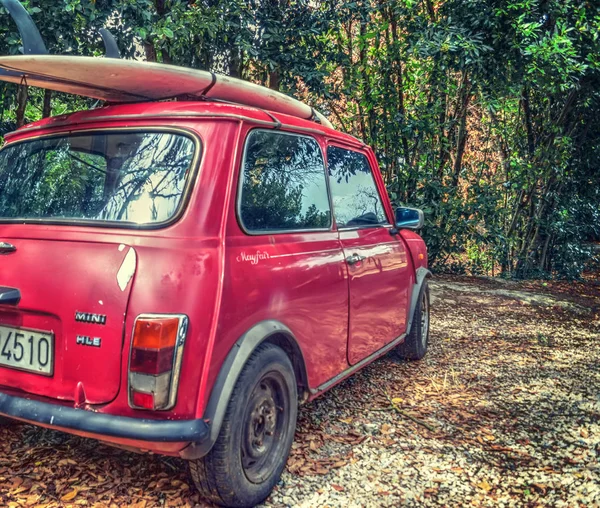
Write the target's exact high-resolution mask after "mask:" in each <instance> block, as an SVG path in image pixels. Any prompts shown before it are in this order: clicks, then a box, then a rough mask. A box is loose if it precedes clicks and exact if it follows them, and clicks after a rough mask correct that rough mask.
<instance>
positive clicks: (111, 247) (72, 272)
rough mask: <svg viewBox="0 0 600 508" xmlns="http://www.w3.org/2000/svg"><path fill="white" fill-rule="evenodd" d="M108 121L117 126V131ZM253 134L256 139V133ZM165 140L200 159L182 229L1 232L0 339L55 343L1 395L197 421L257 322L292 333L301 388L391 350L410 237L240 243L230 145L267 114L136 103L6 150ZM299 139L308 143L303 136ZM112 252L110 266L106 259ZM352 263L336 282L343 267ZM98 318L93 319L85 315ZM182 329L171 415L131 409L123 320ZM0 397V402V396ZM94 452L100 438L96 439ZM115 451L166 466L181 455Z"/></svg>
mask: <svg viewBox="0 0 600 508" xmlns="http://www.w3.org/2000/svg"><path fill="white" fill-rule="evenodd" d="M275 116H276V117H277V118H278V119H279V120H280V121H281V122H282V123H283V124H285V125H287V126H290V127H285V126H284V128H283V130H288V131H291V132H294V131H295V130H296V129H298V130H300V129H304V130H301V132H302V133H303V134H308V135H311V136H313V137H314V138H315V139H316V140H317V142H318V143H319V144H320V146H321V147H322V149H323V152H324V153H325V152H326V150H325V147H326V145H327V143H328V142H331V141H335V142H336V143H337V144H340V143H341V144H343V145H345V146H349V147H353V148H355V149H358V150H362V151H363V152H364V153H366V154H367V155H368V157H369V160H370V161H371V165H372V166H373V167H375V168H376V167H377V166H376V164H377V163H376V160H375V157H374V155H373V153H372V151H371V150H370V149H368V148H367V147H365V146H364V145H363V144H361V143H360V142H358V141H357V140H355V139H354V138H352V137H350V136H347V135H345V134H341V133H337V132H336V131H333V130H331V129H328V128H324V127H321V126H319V125H318V124H315V123H313V122H308V121H304V120H301V119H298V118H293V117H288V116H286V115H281V114H277V115H275ZM119 117H121V118H119ZM265 122H267V124H265ZM124 126H127V127H139V128H140V129H143V127H144V126H165V127H179V128H184V129H188V130H191V131H193V132H195V133H196V134H198V136H200V138H201V140H202V159H201V163H200V168H199V172H198V175H197V178H196V181H195V182H194V185H193V189H192V192H191V196H190V199H189V202H188V205H187V207H186V209H185V211H184V213H183V214H182V216H181V218H180V219H179V220H178V221H177V222H176V223H174V224H172V225H170V226H168V227H166V228H163V229H160V230H153V231H152V230H125V229H118V228H100V227H90V226H85V227H81V226H58V225H33V224H20V225H17V224H0V241H9V242H11V243H13V244H14V245H15V246H16V247H17V251H16V252H14V253H12V254H9V255H5V256H0V285H5V286H12V287H17V288H19V289H21V292H22V295H23V297H22V301H21V303H20V304H19V306H18V307H8V306H0V324H5V325H9V326H10V325H14V326H23V327H28V328H35V329H40V330H52V331H54V333H55V359H56V365H55V371H54V376H53V377H49V378H48V377H42V376H39V375H34V374H27V373H23V372H18V371H15V370H11V369H6V368H2V367H0V390H2V391H7V392H8V391H10V392H11V393H21V394H31V396H35V397H41V398H42V399H43V400H52V399H62V400H63V401H75V402H67V403H68V404H75V403H80V402H81V400H80V399H81V398H82V393H83V394H84V396H85V401H84V402H83V404H82V407H83V408H88V409H92V408H93V409H94V410H96V411H100V412H103V413H109V414H116V415H124V416H134V417H140V418H157V419H165V418H167V419H185V418H194V417H202V415H203V411H204V407H205V404H206V402H207V400H208V397H209V395H210V390H211V388H212V386H213V383H214V380H215V378H216V376H217V374H218V373H219V370H220V368H221V365H222V363H223V360H224V359H225V357H226V356H227V354H228V353H229V351H230V350H231V347H232V346H233V344H234V343H235V341H236V340H237V339H238V338H239V337H240V336H241V335H242V334H243V333H244V332H245V331H247V330H248V329H250V328H251V327H252V326H253V325H255V324H256V323H257V322H259V321H262V320H265V319H275V320H279V321H281V322H282V323H284V324H285V325H286V326H287V327H288V328H290V329H291V330H292V332H293V333H294V334H295V337H296V339H297V341H298V343H299V345H300V348H301V350H302V353H303V357H304V361H305V363H306V371H307V374H308V381H309V385H310V388H317V387H318V386H319V385H321V384H323V383H325V382H326V381H328V380H330V379H331V378H333V377H334V376H336V375H338V374H340V373H341V372H343V371H344V370H345V369H347V368H348V367H349V365H350V364H353V363H356V362H357V361H359V360H361V359H362V358H364V357H366V356H368V355H370V354H371V353H373V352H375V351H377V350H378V349H380V348H381V347H382V346H384V345H385V344H387V343H389V342H390V341H391V340H393V339H395V338H396V337H398V336H399V335H401V334H403V333H404V331H405V329H406V323H407V318H408V305H409V302H410V294H411V291H412V287H413V283H414V278H415V268H416V267H419V266H426V265H427V257H426V249H425V245H424V243H423V241H422V240H421V239H420V237H419V236H418V235H416V234H414V233H412V232H408V231H403V232H402V234H399V235H391V234H390V228H391V226H390V227H380V228H370V229H359V230H354V231H344V232H338V231H336V230H335V227H333V228H332V230H331V231H325V232H308V233H285V234H277V235H261V236H251V235H248V234H246V233H244V232H243V230H242V229H241V227H240V225H239V223H238V220H237V217H236V207H235V201H236V197H237V182H238V175H239V168H240V165H241V157H242V152H243V145H244V139H245V136H246V134H247V132H248V131H249V130H250V129H251V128H254V127H256V126H260V127H261V128H269V126H272V119H271V117H270V116H269V115H267V114H266V113H265V112H263V111H260V110H256V109H252V108H248V107H243V106H235V105H227V104H212V103H181V102H171V103H145V104H134V105H123V106H115V107H110V108H102V109H99V110H93V111H88V112H81V113H75V114H73V115H70V116H69V117H58V118H53V119H47V120H44V121H42V122H39V123H37V124H34V125H33V126H27V127H26V128H24V129H22V130H21V131H18V132H17V133H15V134H12V135H10V136H8V137H7V139H8V140H9V142H16V141H18V140H22V139H26V138H28V137H31V136H39V135H43V134H48V133H56V132H61V131H67V130H77V129H94V128H119V127H124ZM306 129H309V131H307V130H306ZM375 180H376V183H377V185H378V188H379V191H380V194H381V195H382V198H383V199H384V206H385V209H386V213H387V216H388V220H389V221H390V223H392V221H393V210H392V207H391V204H390V203H389V200H388V199H387V196H386V192H385V187H384V185H383V181H382V179H381V175H380V174H379V172H378V171H376V172H375ZM121 244H123V245H125V246H126V247H125V248H123V249H122V250H119V245H121ZM130 247H131V248H133V249H135V252H136V255H137V269H136V273H135V276H134V278H133V279H132V281H131V282H130V283H129V285H128V286H127V288H126V289H125V290H124V291H121V289H120V288H119V287H118V285H117V279H116V272H117V270H118V269H119V266H120V264H121V262H122V260H123V258H124V257H125V254H126V253H127V250H128V249H129V248H130ZM354 253H357V254H360V255H362V256H365V258H366V259H365V260H364V261H362V262H361V263H360V264H357V265H354V266H349V265H348V264H347V263H346V261H345V259H346V257H347V256H349V255H351V254H354ZM99 302H102V303H99ZM76 310H77V311H82V312H92V313H99V314H106V315H107V324H106V326H99V325H93V324H86V323H79V322H75V320H74V314H75V311H76ZM147 313H160V314H168V313H176V314H186V315H188V316H189V318H190V324H189V331H188V335H187V341H186V344H185V348H184V354H183V363H182V370H181V380H180V385H179V391H178V397H177V404H176V406H175V408H174V409H173V410H171V411H166V412H152V411H140V410H134V409H131V408H130V407H129V405H128V400H127V368H128V358H129V351H130V343H131V336H132V332H133V326H134V321H135V318H136V316H138V315H140V314H147ZM78 334H79V335H90V336H100V337H102V347H101V348H92V347H84V346H77V345H76V344H75V339H76V335H78ZM2 387H4V388H2ZM96 437H98V436H96ZM109 440H110V441H113V442H115V443H119V444H123V445H127V446H137V447H140V448H144V449H151V450H154V451H157V452H161V453H167V454H176V453H177V451H178V450H179V449H181V448H182V447H183V446H185V443H179V444H160V443H136V442H132V441H123V440H114V439H109Z"/></svg>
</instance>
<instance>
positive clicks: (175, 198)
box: [0, 52, 430, 506]
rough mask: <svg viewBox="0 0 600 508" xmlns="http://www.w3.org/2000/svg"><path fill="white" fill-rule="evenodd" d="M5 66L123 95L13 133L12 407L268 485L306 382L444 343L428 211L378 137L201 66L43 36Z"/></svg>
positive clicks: (11, 75)
mask: <svg viewBox="0 0 600 508" xmlns="http://www.w3.org/2000/svg"><path fill="white" fill-rule="evenodd" d="M61 59H62V60H61ZM65 60H66V61H67V62H66V63H67V65H65ZM102 66H104V67H102ZM0 68H1V69H4V71H3V72H4V74H2V75H0V79H4V80H6V81H18V80H19V79H26V80H27V81H28V82H29V83H30V84H37V85H38V86H45V87H47V88H52V89H55V90H62V91H70V92H74V93H80V94H82V95H87V96H90V97H96V98H99V99H103V100H105V101H107V102H110V103H112V104H113V105H110V106H107V107H104V106H103V107H100V108H98V109H94V110H90V111H86V112H79V113H74V114H71V115H69V116H64V117H55V118H52V119H46V120H43V121H41V122H38V123H35V124H31V125H28V126H25V127H24V128H22V129H19V130H18V131H16V132H15V133H12V134H10V135H9V136H7V137H6V141H7V144H6V146H5V147H4V148H3V149H2V151H1V152H0V414H2V415H4V416H6V417H9V418H11V419H18V420H22V421H25V422H29V423H33V424H36V425H40V426H43V427H48V428H54V429H58V430H63V431H65V432H70V433H73V434H77V435H81V436H86V437H92V438H95V439H98V440H101V441H104V442H107V443H110V444H113V445H116V446H121V447H125V448H129V449H136V450H144V451H151V452H154V453H160V454H166V455H173V456H180V457H183V458H184V459H187V460H188V461H189V465H190V470H191V473H192V476H193V479H194V481H195V483H196V486H197V488H198V489H199V491H200V492H201V494H202V495H203V496H205V497H206V498H207V499H209V500H211V501H213V502H216V503H219V504H223V505H226V506H249V505H253V504H256V503H258V502H260V501H262V500H263V499H265V498H266V497H267V496H268V494H269V492H270V491H271V489H272V487H273V486H274V485H275V483H276V482H277V480H278V478H279V476H280V474H281V472H282V470H283V468H284V465H285V462H286V459H287V456H288V453H289V450H290V446H291V444H292V441H293V438H294V429H295V424H296V415H297V407H298V404H299V403H303V402H307V401H310V400H311V399H313V398H315V397H317V396H318V395H320V394H322V393H323V392H325V391H326V390H328V389H329V388H331V387H332V386H334V385H335V384H336V383H338V382H340V381H341V380H343V379H344V378H346V377H348V376H350V375H351V374H353V373H354V372H356V371H357V370H359V369H360V368H362V367H364V366H365V365H367V364H368V363H370V362H371V361H373V360H375V359H376V358H378V357H379V356H381V355H383V354H385V353H387V352H388V351H390V350H392V349H394V348H395V349H397V350H398V351H399V352H400V353H401V355H402V356H404V357H407V358H412V359H419V358H422V357H423V355H424V354H425V352H426V349H427V342H428V331H429V293H428V288H427V278H428V277H429V275H430V273H429V271H428V270H427V252H426V248H425V245H424V243H423V241H422V239H421V238H420V237H419V236H418V235H417V234H416V233H415V232H413V231H411V230H415V229H417V230H418V229H419V228H421V227H422V226H423V215H422V213H421V212H420V211H418V210H413V209H408V208H399V209H397V210H393V209H392V206H391V204H390V201H389V199H388V197H387V194H386V189H385V186H384V183H383V181H382V178H381V175H380V172H379V169H378V166H377V162H376V160H375V156H374V154H373V151H372V150H371V149H370V148H369V147H367V146H365V144H364V143H362V142H360V141H359V140H357V139H355V138H353V137H351V136H349V135H346V134H342V133H340V132H337V131H335V130H333V129H332V128H330V127H328V126H327V125H325V124H326V123H327V122H326V120H325V119H324V118H323V117H322V116H321V115H318V114H317V113H315V112H314V111H312V110H311V109H310V108H308V107H307V106H304V105H302V104H301V103H297V102H296V101H292V100H290V99H289V98H287V97H285V96H283V95H281V94H276V93H275V92H272V91H269V90H266V89H262V88H260V87H257V86H254V85H250V84H248V83H242V82H237V81H234V80H231V79H230V78H225V77H218V76H214V75H210V74H208V73H204V74H201V73H199V71H192V70H189V69H179V68H176V67H171V66H165V65H158V64H156V65H150V64H145V63H140V62H126V61H122V60H111V59H94V58H84V57H60V56H48V55H28V54H27V52H26V55H25V56H18V57H3V58H0ZM207 75H208V79H209V81H210V82H211V83H212V87H210V88H211V89H214V90H213V93H214V95H210V94H209V91H208V90H206V89H202V87H201V86H199V85H202V86H206V87H209V86H210V83H209V84H208V85H206V79H207ZM86 76H87V77H86ZM91 77H95V78H94V79H93V80H92V79H91ZM186 79H187V81H186ZM203 80H204V81H203ZM119 83H120V85H119ZM219 84H220V85H222V86H221V88H219V87H218V86H217V85H219ZM169 87H170V88H169ZM227 87H229V88H227ZM192 89H193V90H196V91H200V92H202V93H200V92H198V93H197V95H196V96H193V94H192V95H190V90H192ZM172 90H175V91H177V90H179V91H180V92H181V93H178V94H176V95H177V97H176V98H177V100H171V101H166V102H159V101H158V100H157V99H160V98H165V97H175V95H173V94H171V95H170V96H169V92H170V91H172ZM228 93H229V94H230V95H227V94H228ZM161 94H162V95H161ZM236 94H237V96H236ZM131 97H137V102H135V103H129V102H131V100H130V99H131ZM234 101H235V102H236V103H233V102H234ZM119 103H127V104H119ZM300 106H302V108H305V109H302V108H301V107H300ZM294 108H296V109H294ZM306 111H307V112H308V115H307V117H306V118H300V117H299V116H302V115H304V113H303V112H306ZM286 112H288V113H289V114H286Z"/></svg>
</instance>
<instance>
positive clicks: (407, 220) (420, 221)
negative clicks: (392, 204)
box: [396, 207, 425, 229]
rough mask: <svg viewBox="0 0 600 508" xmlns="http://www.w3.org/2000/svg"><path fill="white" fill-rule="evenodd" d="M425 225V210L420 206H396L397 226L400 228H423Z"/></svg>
mask: <svg viewBox="0 0 600 508" xmlns="http://www.w3.org/2000/svg"><path fill="white" fill-rule="evenodd" d="M424 225H425V216H424V215H423V210H419V209H418V208H405V207H400V208H396V227H397V228H398V229H422V228H423V226H424Z"/></svg>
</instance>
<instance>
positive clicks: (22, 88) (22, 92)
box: [16, 85, 29, 128]
mask: <svg viewBox="0 0 600 508" xmlns="http://www.w3.org/2000/svg"><path fill="white" fill-rule="evenodd" d="M28 96H29V93H28V87H27V85H19V88H18V90H17V113H16V116H17V128H19V127H23V125H25V109H26V108H27V98H28Z"/></svg>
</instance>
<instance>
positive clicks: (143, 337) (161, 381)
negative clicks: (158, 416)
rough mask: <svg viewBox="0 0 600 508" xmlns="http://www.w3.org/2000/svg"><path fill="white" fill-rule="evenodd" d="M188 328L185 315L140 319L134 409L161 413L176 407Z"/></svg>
mask: <svg viewBox="0 0 600 508" xmlns="http://www.w3.org/2000/svg"><path fill="white" fill-rule="evenodd" d="M187 328H188V318H187V316H185V315H183V314H164V315H158V314H144V315H141V316H138V317H137V319H136V320H135V325H134V327H133V337H132V340H131V354H130V357H129V405H130V406H131V407H133V408H136V409H150V410H155V411H157V410H166V409H171V408H172V407H173V406H174V405H175V402H176V400H177V386H178V384H179V373H180V370H181V358H182V354H183V345H184V343H185V337H186V334H187Z"/></svg>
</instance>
